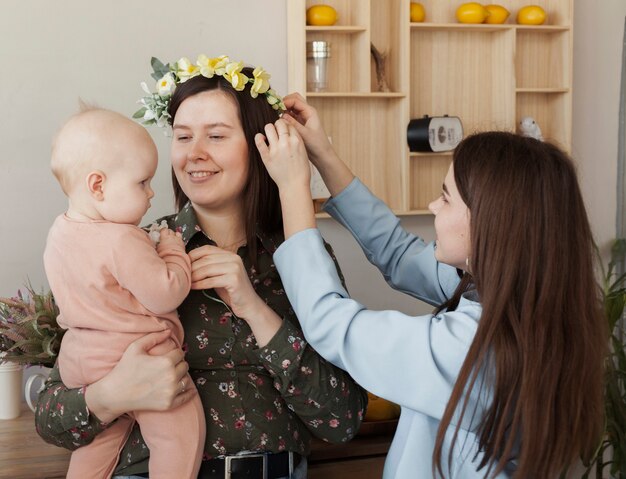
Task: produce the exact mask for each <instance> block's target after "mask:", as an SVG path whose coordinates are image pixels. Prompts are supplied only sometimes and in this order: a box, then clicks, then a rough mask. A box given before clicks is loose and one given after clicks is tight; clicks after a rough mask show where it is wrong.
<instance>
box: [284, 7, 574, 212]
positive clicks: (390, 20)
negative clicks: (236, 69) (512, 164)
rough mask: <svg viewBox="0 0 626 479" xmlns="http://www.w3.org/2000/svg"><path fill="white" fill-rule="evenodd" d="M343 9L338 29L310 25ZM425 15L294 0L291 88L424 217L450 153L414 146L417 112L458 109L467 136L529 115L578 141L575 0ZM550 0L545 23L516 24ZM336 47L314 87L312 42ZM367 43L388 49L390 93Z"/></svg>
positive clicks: (350, 154)
mask: <svg viewBox="0 0 626 479" xmlns="http://www.w3.org/2000/svg"><path fill="white" fill-rule="evenodd" d="M318 3H325V4H328V5H332V6H333V7H334V8H335V9H336V10H337V12H338V20H337V22H336V24H335V25H333V26H330V27H312V26H306V20H305V15H306V9H307V8H308V7H310V6H311V5H314V4H318ZM421 3H422V4H423V5H424V7H425V9H426V21H425V22H424V23H411V22H410V19H409V6H410V0H319V1H317V0H289V1H288V2H287V8H288V22H287V29H288V31H287V34H288V42H289V45H288V61H289V91H299V92H301V93H303V94H305V96H306V97H307V100H308V101H309V102H310V103H311V104H312V105H313V106H315V107H316V108H317V110H318V112H319V113H320V116H321V119H322V122H323V125H324V127H325V129H326V131H327V132H328V135H329V136H330V137H331V140H332V142H333V145H334V147H335V149H336V150H337V152H338V153H339V156H340V157H341V158H342V159H343V160H344V161H346V162H347V163H348V165H349V166H350V168H351V169H352V170H353V171H354V173H355V174H356V175H358V176H359V177H360V178H361V179H362V180H363V182H364V183H365V184H366V185H367V186H368V187H369V188H370V189H371V190H372V191H373V192H374V193H375V194H376V195H378V196H379V197H381V198H382V199H383V200H384V201H385V202H386V203H387V204H388V205H389V206H390V207H391V208H392V209H393V210H394V211H395V212H396V213H397V214H427V213H428V210H427V205H428V203H429V202H430V201H431V200H432V199H433V198H434V197H436V196H437V195H438V194H439V192H440V189H441V183H442V180H443V178H444V176H445V173H446V171H447V169H448V166H449V164H450V161H451V158H452V155H451V153H449V152H447V153H411V152H409V148H408V146H407V141H406V128H407V125H408V123H409V120H410V119H413V118H421V117H423V116H424V115H429V116H441V115H450V116H458V117H459V118H460V119H461V121H462V123H463V129H464V134H465V135H466V136H467V135H468V134H470V133H474V132H479V131H485V130H507V131H515V130H516V126H517V124H518V122H519V120H520V119H521V118H522V117H524V116H532V117H533V118H534V119H535V120H536V121H537V123H538V124H539V126H540V127H541V129H542V133H543V136H544V138H545V139H547V140H550V141H553V142H555V143H558V144H559V145H560V146H562V147H563V148H564V149H565V150H568V151H569V150H570V146H571V130H572V121H571V116H572V107H571V103H572V22H573V0H540V1H538V2H536V1H534V0H533V1H532V2H531V1H530V0H501V1H499V2H497V3H499V4H501V5H503V6H504V7H505V8H507V9H508V10H509V11H510V12H511V15H510V17H509V19H508V20H507V23H505V24H502V25H488V24H478V25H467V24H460V23H457V22H456V18H455V12H456V8H457V7H458V6H459V5H460V4H461V3H463V0H421ZM531 3H534V4H538V5H540V6H542V7H543V8H544V9H545V10H546V12H547V14H548V19H547V21H546V23H545V24H544V25H540V26H526V25H517V24H516V23H515V18H516V14H517V11H518V10H519V8H521V7H522V6H524V5H528V4H531ZM315 40H324V41H327V42H330V44H331V57H330V59H329V61H328V71H329V73H328V88H327V90H325V91H324V92H307V91H306V62H307V59H306V42H308V41H315ZM370 43H371V44H373V45H374V46H375V47H376V49H377V50H379V51H381V52H386V53H387V62H386V63H387V65H386V78H387V80H388V85H389V88H390V91H388V92H379V91H377V81H376V74H375V68H374V62H373V60H372V57H371V55H370Z"/></svg>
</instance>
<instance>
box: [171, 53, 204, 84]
mask: <svg viewBox="0 0 626 479" xmlns="http://www.w3.org/2000/svg"><path fill="white" fill-rule="evenodd" d="M176 67H177V69H176V75H177V76H178V79H179V80H180V82H181V83H184V82H186V81H187V80H189V79H190V78H193V77H195V76H197V75H198V73H200V69H199V68H198V67H197V66H195V65H194V64H193V63H191V61H190V60H189V58H187V57H183V58H181V59H180V60H178V62H177V63H176Z"/></svg>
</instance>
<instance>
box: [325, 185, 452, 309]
mask: <svg viewBox="0 0 626 479" xmlns="http://www.w3.org/2000/svg"><path fill="white" fill-rule="evenodd" d="M324 209H325V210H326V211H327V212H328V213H329V214H330V215H331V216H332V217H333V218H335V219H336V220H337V221H339V222H340V223H341V224H342V225H343V226H344V227H345V228H346V229H348V231H350V233H352V235H353V236H354V238H355V239H356V241H357V242H358V243H359V245H360V246H361V248H362V249H363V252H364V253H365V255H366V257H367V259H368V260H369V261H370V262H371V263H372V264H373V265H375V266H376V267H377V268H378V269H379V270H380V272H381V273H382V274H383V276H384V278H385V280H386V281H387V283H388V284H389V285H390V286H391V287H392V288H394V289H397V290H398V291H401V292H403V293H406V294H409V295H411V296H413V297H415V298H417V299H420V300H422V301H425V302H427V303H429V304H433V305H439V304H441V303H443V302H445V301H446V300H447V299H448V298H450V296H451V295H452V293H453V292H454V290H455V289H456V287H457V285H458V283H459V275H458V274H457V270H456V268H454V267H452V266H448V265H445V264H442V263H439V262H438V261H437V260H436V259H435V252H434V243H430V244H426V243H425V242H424V240H422V239H421V238H420V237H418V236H415V235H413V234H411V233H409V232H407V231H406V230H405V229H404V228H402V226H401V225H400V220H399V219H398V217H397V216H395V215H394V214H393V212H392V211H391V210H390V209H389V208H388V207H387V205H385V203H383V202H382V201H380V200H379V199H378V198H376V197H375V196H374V195H373V194H372V193H371V192H370V191H369V190H368V189H367V187H366V186H365V185H364V184H363V183H361V182H360V181H359V180H358V178H355V179H354V180H352V182H351V183H350V184H349V185H348V186H347V187H346V188H345V189H344V190H343V191H342V192H341V193H340V194H339V195H338V196H336V197H334V198H331V199H330V200H328V201H327V202H326V203H325V205H324Z"/></svg>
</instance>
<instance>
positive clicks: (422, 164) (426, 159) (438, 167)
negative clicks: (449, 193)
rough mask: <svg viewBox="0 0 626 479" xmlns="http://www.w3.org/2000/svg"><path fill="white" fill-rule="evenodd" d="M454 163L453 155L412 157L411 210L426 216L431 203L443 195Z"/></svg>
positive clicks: (434, 154)
mask: <svg viewBox="0 0 626 479" xmlns="http://www.w3.org/2000/svg"><path fill="white" fill-rule="evenodd" d="M450 163H452V155H442V154H438V153H433V154H431V155H428V154H423V155H419V157H412V158H411V160H410V164H409V178H410V197H409V209H410V210H412V211H419V212H421V213H417V214H426V213H427V212H428V205H429V204H430V202H431V201H433V200H434V199H435V198H437V197H438V196H439V195H440V194H441V185H442V184H443V180H444V179H445V177H446V174H447V173H448V168H449V167H450Z"/></svg>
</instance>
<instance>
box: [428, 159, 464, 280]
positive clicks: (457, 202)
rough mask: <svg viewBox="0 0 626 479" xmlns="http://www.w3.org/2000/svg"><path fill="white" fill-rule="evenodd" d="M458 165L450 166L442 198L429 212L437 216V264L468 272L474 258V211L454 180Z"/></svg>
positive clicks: (433, 202)
mask: <svg viewBox="0 0 626 479" xmlns="http://www.w3.org/2000/svg"><path fill="white" fill-rule="evenodd" d="M453 167H454V165H450V168H449V170H448V174H447V175H446V177H445V179H444V182H443V187H442V192H441V195H440V196H439V197H438V198H436V199H435V200H433V201H432V202H431V203H430V204H429V205H428V209H429V210H430V211H431V212H432V213H433V214H434V215H435V233H436V235H437V240H436V245H437V249H436V251H435V257H436V258H437V261H440V262H442V263H446V264H449V265H451V266H454V267H456V268H459V269H462V270H467V268H468V267H467V264H466V259H467V258H468V257H469V255H470V212H469V209H468V208H467V205H466V204H465V203H464V202H463V200H462V199H461V196H460V195H459V190H458V189H457V187H456V183H455V181H454V170H453Z"/></svg>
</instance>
